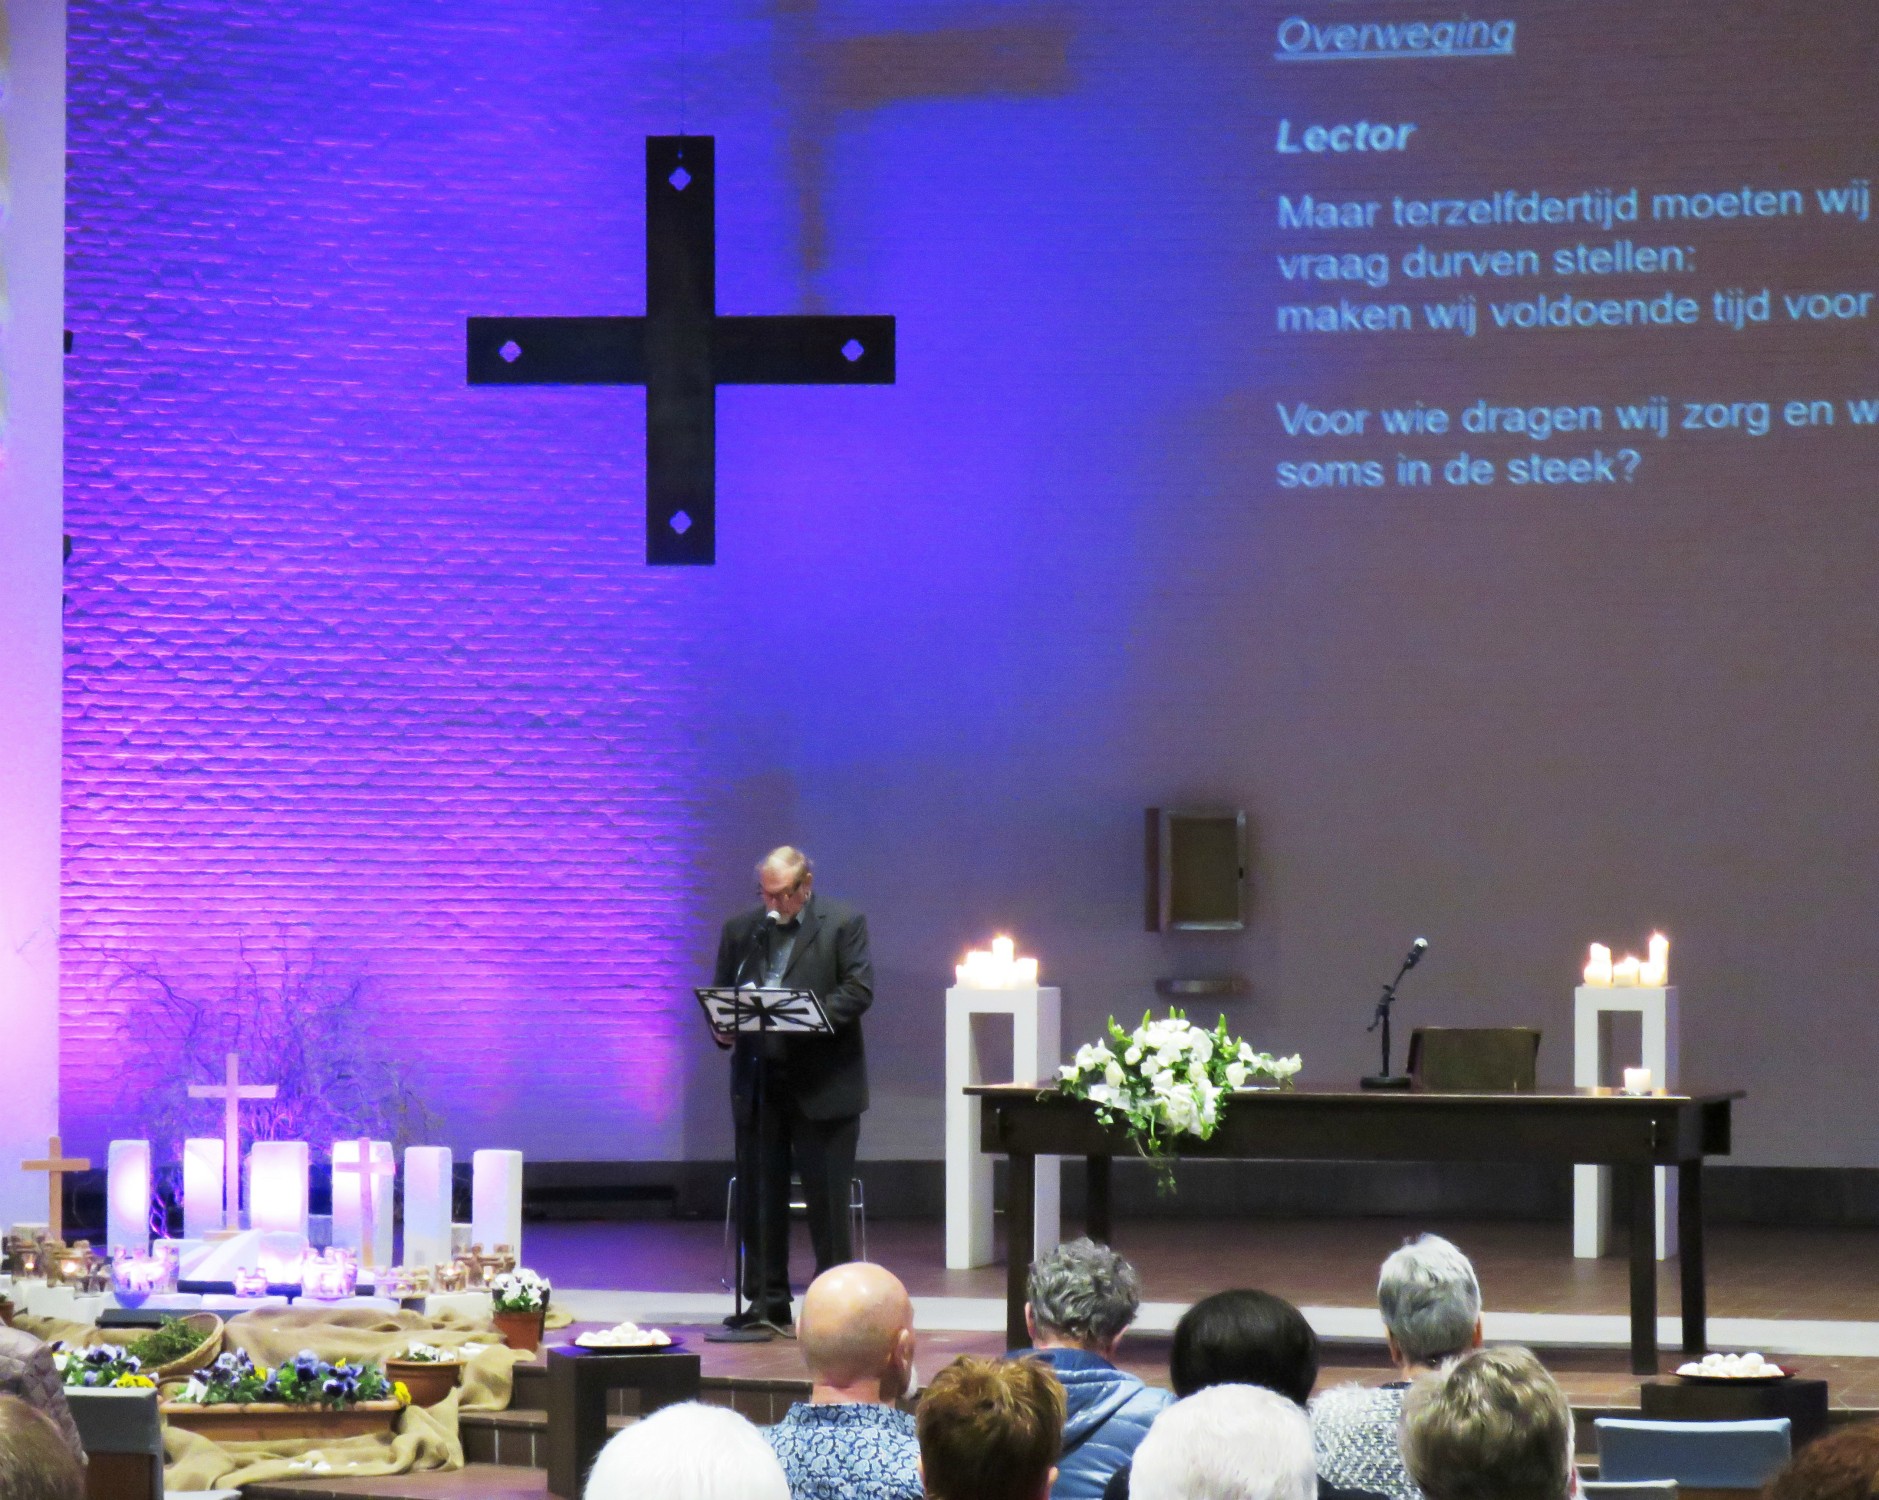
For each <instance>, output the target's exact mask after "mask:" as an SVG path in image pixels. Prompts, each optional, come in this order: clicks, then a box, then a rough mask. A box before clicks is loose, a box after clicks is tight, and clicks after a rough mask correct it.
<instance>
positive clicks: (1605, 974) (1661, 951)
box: [1585, 932, 1670, 989]
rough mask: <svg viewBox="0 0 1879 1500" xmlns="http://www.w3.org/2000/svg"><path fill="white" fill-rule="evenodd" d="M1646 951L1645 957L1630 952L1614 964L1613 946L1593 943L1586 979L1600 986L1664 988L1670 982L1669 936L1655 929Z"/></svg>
mask: <svg viewBox="0 0 1879 1500" xmlns="http://www.w3.org/2000/svg"><path fill="white" fill-rule="evenodd" d="M1645 952H1646V957H1644V958H1641V959H1640V958H1636V957H1634V956H1633V955H1631V954H1629V953H1627V954H1626V955H1625V956H1624V957H1623V958H1621V959H1619V960H1618V961H1617V962H1616V963H1613V962H1612V951H1611V949H1609V948H1607V947H1606V946H1605V945H1604V944H1603V943H1594V944H1593V945H1592V956H1591V961H1590V962H1589V963H1587V964H1586V966H1585V982H1586V983H1587V984H1589V985H1594V986H1596V987H1597V988H1599V989H1611V988H1613V987H1614V986H1619V985H1626V986H1630V985H1638V986H1642V987H1643V988H1646V989H1662V988H1664V986H1666V985H1667V984H1669V983H1670V939H1669V938H1667V937H1665V936H1664V935H1663V933H1661V932H1653V933H1652V934H1651V941H1650V946H1649V947H1648V948H1647V949H1646V950H1645Z"/></svg>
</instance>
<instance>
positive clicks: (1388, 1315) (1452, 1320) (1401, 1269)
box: [1377, 1234, 1481, 1365]
mask: <svg viewBox="0 0 1879 1500" xmlns="http://www.w3.org/2000/svg"><path fill="white" fill-rule="evenodd" d="M1377 1307H1378V1309H1379V1310H1380V1311H1381V1312H1382V1314H1383V1326H1384V1327H1385V1328H1387V1329H1388V1330H1389V1332H1390V1337H1391V1338H1392V1339H1394V1340H1395V1341H1396V1352H1397V1353H1398V1354H1399V1355H1401V1356H1402V1358H1403V1359H1404V1360H1405V1361H1407V1362H1408V1363H1410V1364H1412V1365H1433V1364H1437V1363H1439V1362H1440V1361H1442V1360H1445V1359H1449V1358H1452V1357H1453V1356H1454V1355H1457V1354H1460V1353H1461V1352H1462V1351H1463V1350H1464V1349H1469V1348H1472V1347H1473V1346H1474V1343H1475V1329H1476V1327H1477V1325H1478V1324H1479V1323H1480V1321H1481V1283H1480V1282H1478V1281H1476V1280H1475V1274H1474V1267H1473V1266H1472V1265H1471V1264H1469V1261H1468V1257H1467V1256H1465V1255H1463V1254H1462V1253H1461V1251H1459V1250H1457V1249H1456V1248H1455V1247H1454V1246H1453V1245H1451V1244H1450V1243H1449V1242H1448V1241H1447V1240H1445V1239H1443V1238H1442V1237H1441V1236H1440V1235H1439V1234H1425V1235H1423V1236H1422V1237H1421V1238H1420V1239H1415V1240H1411V1241H1410V1242H1409V1243H1408V1244H1407V1245H1404V1246H1403V1248H1402V1249H1400V1250H1398V1251H1397V1252H1396V1253H1395V1254H1394V1255H1392V1256H1391V1257H1390V1258H1389V1259H1388V1260H1386V1261H1384V1263H1383V1271H1382V1274H1381V1275H1379V1276H1378V1278H1377Z"/></svg>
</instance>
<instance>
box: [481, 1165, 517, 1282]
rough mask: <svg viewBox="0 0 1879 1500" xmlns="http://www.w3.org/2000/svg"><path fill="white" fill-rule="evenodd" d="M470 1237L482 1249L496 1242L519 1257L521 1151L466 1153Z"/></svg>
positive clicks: (487, 1248) (493, 1245)
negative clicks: (468, 1171) (468, 1180)
mask: <svg viewBox="0 0 1879 1500" xmlns="http://www.w3.org/2000/svg"><path fill="white" fill-rule="evenodd" d="M470 1238H471V1241H472V1243H474V1244H478V1245H481V1246H482V1247H483V1249H484V1250H485V1251H486V1252H493V1251H494V1250H495V1248H496V1247H497V1246H498V1245H507V1246H508V1247H509V1248H510V1249H511V1250H513V1251H515V1258H516V1262H517V1264H520V1263H521V1260H522V1153H521V1152H520V1151H477V1152H475V1153H473V1154H472V1155H471V1157H470Z"/></svg>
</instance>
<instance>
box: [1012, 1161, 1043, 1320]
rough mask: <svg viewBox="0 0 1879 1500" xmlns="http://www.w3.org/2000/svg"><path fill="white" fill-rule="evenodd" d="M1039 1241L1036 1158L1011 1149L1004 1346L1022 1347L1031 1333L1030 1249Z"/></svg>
mask: <svg viewBox="0 0 1879 1500" xmlns="http://www.w3.org/2000/svg"><path fill="white" fill-rule="evenodd" d="M1036 1244H1037V1158H1036V1157H1035V1156H1032V1155H1031V1154H1030V1153H1029V1152H1022V1153H1020V1152H1017V1151H1014V1152H1012V1153H1011V1156H1010V1158H1009V1160H1008V1161H1007V1163H1006V1168H1005V1347H1006V1348H1007V1349H1023V1348H1026V1347H1028V1346H1029V1344H1030V1342H1031V1335H1030V1333H1029V1331H1028V1330H1027V1329H1026V1328H1025V1326H1024V1304H1025V1299H1026V1284H1027V1281H1028V1279H1029V1277H1030V1274H1031V1250H1032V1248H1033V1247H1034V1246H1035V1245H1036Z"/></svg>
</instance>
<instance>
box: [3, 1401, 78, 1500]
mask: <svg viewBox="0 0 1879 1500" xmlns="http://www.w3.org/2000/svg"><path fill="white" fill-rule="evenodd" d="M0 1495H4V1496H5V1497H6V1500H85V1471H84V1469H83V1467H81V1466H80V1464H79V1462H78V1459H77V1457H76V1456H75V1455H74V1454H73V1452H72V1450H71V1449H70V1448H69V1447H67V1446H66V1442H65V1438H64V1436H63V1435H62V1434H61V1433H60V1431H59V1429H58V1428H57V1427H56V1426H55V1425H54V1424H53V1421H52V1418H50V1417H48V1416H47V1415H46V1414H45V1413H44V1412H42V1411H39V1410H38V1409H37V1408H35V1407H32V1406H28V1405H27V1404H26V1403H25V1402H24V1401H22V1400H20V1398H19V1397H17V1396H0Z"/></svg>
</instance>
